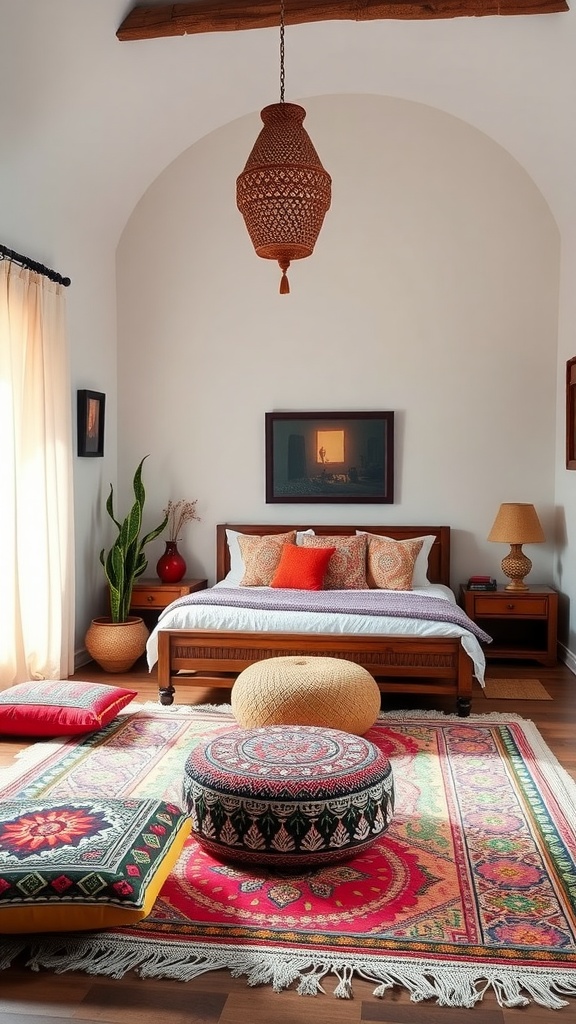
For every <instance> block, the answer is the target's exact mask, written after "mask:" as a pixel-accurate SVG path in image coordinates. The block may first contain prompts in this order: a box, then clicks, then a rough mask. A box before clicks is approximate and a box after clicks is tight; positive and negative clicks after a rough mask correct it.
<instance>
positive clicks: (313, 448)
mask: <svg viewBox="0 0 576 1024" xmlns="http://www.w3.org/2000/svg"><path fill="white" fill-rule="evenodd" d="M393 501H394V413H393V412H267V413H266V502H267V504H274V503H284V504H288V503H290V504H292V503H294V502H296V503H298V504H300V503H307V504H342V505H368V504H370V505H372V504H392V503H393Z"/></svg>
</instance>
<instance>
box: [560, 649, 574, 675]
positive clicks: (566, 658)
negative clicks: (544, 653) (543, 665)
mask: <svg viewBox="0 0 576 1024" xmlns="http://www.w3.org/2000/svg"><path fill="white" fill-rule="evenodd" d="M558 654H559V656H560V661H563V662H564V664H565V665H566V666H567V668H569V669H570V671H571V672H573V673H574V675H575V676H576V654H574V652H573V651H571V650H569V649H568V647H565V646H564V644H558Z"/></svg>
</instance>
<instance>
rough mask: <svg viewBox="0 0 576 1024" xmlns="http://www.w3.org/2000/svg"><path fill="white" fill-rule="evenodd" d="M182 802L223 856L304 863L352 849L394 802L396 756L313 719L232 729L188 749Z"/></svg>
mask: <svg viewBox="0 0 576 1024" xmlns="http://www.w3.org/2000/svg"><path fill="white" fill-rule="evenodd" d="M184 799H185V806H187V807H188V808H189V810H190V814H191V818H192V831H193V833H194V836H195V838H196V839H197V840H198V842H199V843H200V844H201V845H202V846H203V847H204V848H205V849H207V850H208V851H209V852H210V853H211V854H213V855H214V856H216V857H218V858H220V859H223V860H233V861H236V860H237V861H241V862H244V863H246V862H247V863H254V864H265V865H266V866H268V867H280V868H299V869H301V868H302V867H304V866H307V865H316V864H326V863H330V862H335V861H339V860H344V859H346V858H349V857H353V856H354V855H355V854H356V853H359V852H360V851H362V850H365V849H366V847H368V846H371V845H372V843H374V842H376V841H377V840H378V839H379V838H380V836H381V835H382V833H383V832H384V831H385V830H386V828H387V827H388V825H389V824H390V821H391V819H392V814H393V810H394V780H393V776H392V768H391V766H390V762H389V761H388V759H387V758H386V757H385V756H384V754H383V753H382V752H381V751H380V750H379V749H378V747H376V746H375V745H374V744H373V743H371V742H370V741H369V740H367V739H366V738H365V737H363V736H352V735H350V734H349V733H345V732H340V731H339V730H337V729H323V728H319V727H315V726H271V727H269V728H261V729H234V730H231V731H230V732H228V733H223V734H222V735H220V736H216V737H215V738H213V739H210V740H207V741H206V742H205V743H202V744H199V745H198V746H197V747H196V748H195V749H194V750H193V751H192V753H191V754H190V756H189V758H188V760H187V762H186V766H185V770H184Z"/></svg>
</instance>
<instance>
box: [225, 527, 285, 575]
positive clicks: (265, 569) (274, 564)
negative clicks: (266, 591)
mask: <svg viewBox="0 0 576 1024" xmlns="http://www.w3.org/2000/svg"><path fill="white" fill-rule="evenodd" d="M295 543H296V530H291V531H290V532H289V533H272V534H267V535H266V536H265V537H250V536H248V535H240V536H239V537H238V545H239V547H240V551H241V552H242V558H243V559H244V566H245V570H244V575H243V577H242V579H241V580H240V586H241V587H269V586H270V584H271V582H272V577H273V576H274V573H275V572H276V569H277V568H278V563H279V561H280V558H281V555H282V546H283V544H295Z"/></svg>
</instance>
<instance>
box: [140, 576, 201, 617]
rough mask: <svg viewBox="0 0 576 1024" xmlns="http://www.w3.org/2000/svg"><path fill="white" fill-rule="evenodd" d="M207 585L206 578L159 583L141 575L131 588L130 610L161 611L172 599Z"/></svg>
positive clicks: (174, 599) (152, 578)
mask: <svg viewBox="0 0 576 1024" xmlns="http://www.w3.org/2000/svg"><path fill="white" fill-rule="evenodd" d="M207 585H208V580H190V579H185V580H180V581H179V582H178V583H161V582H160V580H157V579H155V578H154V577H149V578H148V579H143V578H142V577H141V578H140V579H139V580H138V582H137V583H135V584H134V587H133V589H132V600H131V602H130V611H131V612H132V611H136V612H143V611H145V610H146V609H148V611H151V612H161V611H162V610H163V609H164V608H167V607H168V605H169V604H172V601H176V600H177V599H178V598H179V597H185V596H186V594H193V593H194V592H195V591H197V590H205V589H206V587H207ZM156 618H157V616H156Z"/></svg>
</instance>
